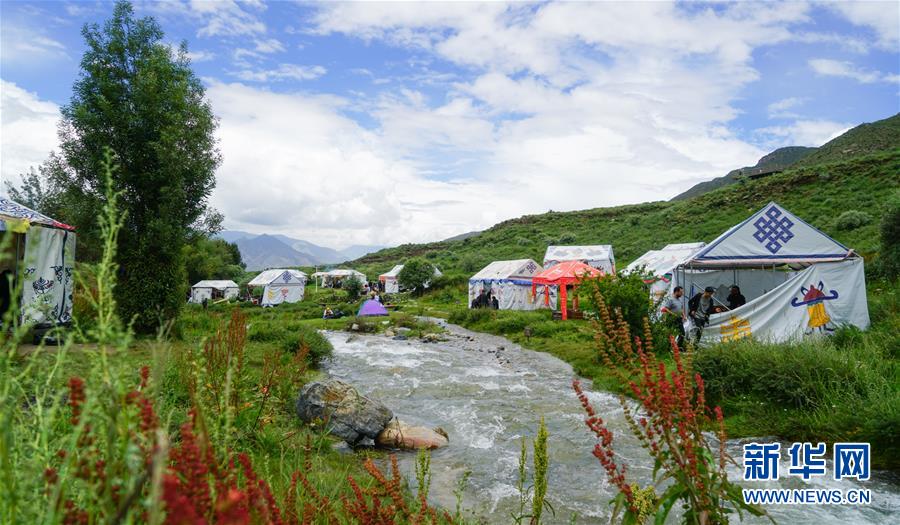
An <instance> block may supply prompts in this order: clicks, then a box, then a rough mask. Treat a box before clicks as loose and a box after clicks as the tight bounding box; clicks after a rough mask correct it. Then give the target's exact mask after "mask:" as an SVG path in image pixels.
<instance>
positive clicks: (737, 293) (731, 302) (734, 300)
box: [725, 284, 747, 310]
mask: <svg viewBox="0 0 900 525" xmlns="http://www.w3.org/2000/svg"><path fill="white" fill-rule="evenodd" d="M725 302H727V303H728V309H729V310H734V309H735V308H740V307H741V306H744V305H745V304H747V299H746V298H745V297H744V296H743V295H741V289H740V288H738V285H736V284H733V285H731V289H730V290H729V294H728V297H726V298H725Z"/></svg>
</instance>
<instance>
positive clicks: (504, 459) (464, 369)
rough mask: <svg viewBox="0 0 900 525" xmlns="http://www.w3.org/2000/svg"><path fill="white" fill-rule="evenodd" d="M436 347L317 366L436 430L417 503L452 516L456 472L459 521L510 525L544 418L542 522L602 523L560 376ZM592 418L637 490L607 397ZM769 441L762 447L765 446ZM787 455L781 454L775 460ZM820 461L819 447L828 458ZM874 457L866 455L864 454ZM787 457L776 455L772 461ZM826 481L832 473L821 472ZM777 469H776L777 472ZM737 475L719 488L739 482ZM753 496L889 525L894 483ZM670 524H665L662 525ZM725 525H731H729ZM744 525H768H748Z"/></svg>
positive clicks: (782, 512)
mask: <svg viewBox="0 0 900 525" xmlns="http://www.w3.org/2000/svg"><path fill="white" fill-rule="evenodd" d="M444 327H445V328H446V329H447V330H448V333H447V334H445V336H444V339H446V340H445V341H443V342H438V343H425V342H422V341H418V340H408V341H398V340H394V339H391V338H388V337H385V336H380V335H379V336H361V335H351V334H348V333H339V332H329V333H327V334H326V335H327V337H328V339H329V340H330V341H331V343H332V344H333V345H334V354H333V356H332V357H331V358H329V359H328V360H327V361H326V362H325V363H324V368H325V370H326V371H327V372H328V373H329V374H330V375H331V376H333V377H335V378H338V379H342V380H344V381H347V382H349V383H350V384H352V385H354V386H355V387H356V388H357V389H358V390H359V391H360V392H361V393H362V394H364V395H367V396H370V397H373V398H375V399H378V400H380V401H382V402H383V403H384V404H386V405H387V406H388V407H390V408H391V409H392V410H393V411H394V414H395V415H396V416H397V417H398V418H400V419H401V420H403V421H405V422H407V423H411V424H418V425H425V426H429V427H438V426H439V427H442V428H443V429H444V430H446V431H447V433H448V434H449V436H450V445H449V446H448V447H446V448H443V449H440V450H436V451H434V452H433V454H432V460H431V468H432V489H431V492H430V494H429V499H430V500H431V501H432V502H433V503H435V504H438V505H441V506H442V507H444V508H446V509H454V508H455V505H456V499H455V497H454V494H453V491H454V489H455V488H456V486H457V482H458V480H459V479H460V478H461V477H462V475H463V473H464V472H466V471H469V472H470V473H471V474H470V478H469V481H468V486H467V489H466V491H465V495H464V498H463V502H464V503H463V504H464V507H465V508H466V509H467V513H468V512H471V513H474V515H475V516H477V517H480V518H483V519H485V520H486V521H487V522H489V523H510V522H511V521H512V520H511V515H512V513H514V512H517V511H518V493H517V491H516V488H515V485H516V477H517V465H518V457H519V452H520V447H521V439H522V437H523V436H524V437H527V438H528V440H529V470H530V462H531V450H530V444H531V439H532V438H533V437H534V435H535V434H536V431H537V426H538V420H539V419H540V417H541V416H543V417H544V418H545V422H546V425H547V429H548V431H549V433H550V439H549V449H550V472H549V489H548V500H549V501H550V503H551V504H552V506H553V509H554V510H555V513H549V512H546V513H545V519H544V520H543V521H544V522H545V523H570V522H571V519H572V516H573V515H575V516H576V522H577V523H604V522H608V519H609V516H610V513H611V507H610V506H609V505H608V502H609V501H610V499H611V498H612V497H613V496H614V495H615V493H616V490H615V487H613V486H611V485H610V484H609V483H608V482H607V480H606V474H605V472H604V471H603V469H602V467H601V466H600V464H599V462H598V461H597V459H596V458H594V456H593V455H592V454H591V450H592V448H593V446H594V444H595V442H596V441H595V439H594V438H593V435H592V434H591V433H590V431H589V430H588V428H587V427H586V426H585V425H584V411H583V410H582V408H581V405H580V403H579V402H578V399H577V398H576V397H575V394H574V392H573V391H572V379H573V378H574V377H575V376H574V373H573V372H572V368H571V367H570V366H569V365H568V364H566V363H564V362H563V361H560V360H559V359H557V358H555V357H553V356H551V355H549V354H545V353H541V352H534V351H531V350H527V349H524V348H522V347H520V346H518V345H516V344H513V343H511V342H509V341H508V340H506V339H503V338H501V337H496V336H492V335H487V334H480V333H476V332H471V331H468V330H465V329H463V328H460V327H458V326H455V325H447V324H445V325H444ZM583 383H584V386H585V388H586V390H587V391H588V396H589V398H590V400H591V402H592V403H593V405H594V408H595V409H596V411H597V413H598V414H599V415H601V416H602V417H603V418H604V419H605V420H606V421H607V422H608V423H609V426H610V427H611V429H612V430H613V432H614V435H615V441H614V447H615V449H616V452H617V454H618V455H619V458H618V461H619V462H620V463H624V464H625V465H626V466H627V469H628V472H627V478H628V479H629V480H630V481H631V482H635V481H636V482H638V483H640V484H641V485H642V486H643V485H646V484H647V483H648V482H649V480H650V476H651V468H652V463H651V461H650V459H649V456H648V455H647V454H646V452H645V451H644V450H643V449H642V448H641V447H640V445H639V443H638V442H637V440H636V439H635V438H633V437H632V435H631V434H630V432H629V431H628V428H627V427H626V425H625V421H624V416H623V414H622V409H621V407H620V405H619V400H618V399H617V398H616V396H614V395H612V394H610V393H607V392H603V391H593V390H591V389H590V382H587V381H584V382H583ZM766 441H769V440H766ZM745 442H747V440H743V441H742V440H730V441H729V443H728V450H729V452H730V454H731V455H732V456H733V457H736V458H738V461H740V457H741V454H742V452H741V445H742V444H743V443H745ZM789 446H790V444H787V445H785V444H783V445H782V449H783V450H786V448H787V447H789ZM829 450H830V447H829ZM873 453H874V454H877V453H878V451H877V450H876V451H873ZM786 457H787V454H786V452H785V453H783V454H782V459H783V460H785V459H786ZM399 458H400V463H401V468H402V469H403V473H404V475H405V476H406V477H407V478H408V479H411V480H412V484H413V485H414V484H415V481H414V480H415V477H414V473H413V472H414V470H413V469H414V461H415V453H414V452H400V453H399ZM828 467H829V469H828V473H829V476H830V474H831V472H832V470H831V464H830V462H829V465H828ZM787 468H788V464H787V462H786V461H785V462H784V463H783V464H782V465H781V471H782V473H784V472H786V471H787ZM740 476H741V472H740V470H739V469H738V467H734V468H732V470H731V472H729V477H730V478H731V479H733V480H738V479H740ZM756 486H758V487H765V488H775V487H776V486H777V487H782V488H837V489H844V490H845V491H846V490H847V489H850V488H867V489H870V490H871V491H872V503H871V504H870V505H861V506H834V505H832V506H812V505H796V506H785V505H782V506H775V505H773V506H770V507H769V508H768V509H767V510H768V511H769V512H770V513H771V515H772V516H773V517H774V518H775V519H776V520H777V522H778V523H784V524H794V523H797V524H816V525H826V524H835V525H836V524H848V523H854V524H855V523H860V524H862V523H878V524H880V523H898V522H900V483H898V480H897V478H896V477H895V476H892V475H889V474H885V473H875V474H874V475H873V477H872V479H871V480H870V481H867V482H861V483H855V482H854V481H846V480H843V481H840V482H836V481H833V480H831V479H827V477H826V478H820V479H814V480H810V481H809V482H804V481H802V480H800V479H799V478H795V477H787V478H785V477H784V476H782V479H781V480H779V481H778V482H772V483H766V484H761V485H756ZM673 520H674V517H673V516H670V520H669V521H673ZM732 521H733V522H738V520H737V519H736V517H735V519H733V520H732ZM745 522H748V523H768V521H767V520H761V519H758V518H756V519H749V518H748V517H746V516H745Z"/></svg>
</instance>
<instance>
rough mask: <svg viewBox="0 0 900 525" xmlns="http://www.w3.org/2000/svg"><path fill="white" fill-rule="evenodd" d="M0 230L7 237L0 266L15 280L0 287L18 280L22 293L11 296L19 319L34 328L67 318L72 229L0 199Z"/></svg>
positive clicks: (71, 284) (71, 276)
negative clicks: (16, 304) (33, 325)
mask: <svg viewBox="0 0 900 525" xmlns="http://www.w3.org/2000/svg"><path fill="white" fill-rule="evenodd" d="M0 231H2V232H3V237H4V238H6V239H8V240H9V241H8V242H7V244H6V245H5V246H4V249H5V250H6V253H5V254H4V255H5V256H4V257H3V267H2V268H0V270H2V271H3V272H6V271H9V272H10V274H11V275H12V276H13V279H14V282H12V283H10V284H9V285H7V284H6V283H5V282H3V283H0V285H2V286H15V283H17V282H22V296H21V297H16V298H12V300H18V301H20V303H19V305H20V307H21V310H20V314H21V320H22V321H24V322H29V323H35V324H36V325H39V326H52V325H56V324H65V323H69V322H71V320H72V292H73V290H74V288H75V272H74V267H75V229H74V228H73V227H71V226H69V225H68V224H63V223H61V222H59V221H56V220H53V219H51V218H50V217H47V216H46V215H44V214H42V213H39V212H36V211H34V210H32V209H30V208H28V207H26V206H23V205H21V204H19V203H17V202H15V201H12V200H9V199H7V198H4V197H0ZM6 277H7V275H6V274H5V273H4V274H3V275H2V278H3V279H6ZM20 280H21V281H20Z"/></svg>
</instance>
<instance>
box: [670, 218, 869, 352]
mask: <svg viewBox="0 0 900 525" xmlns="http://www.w3.org/2000/svg"><path fill="white" fill-rule="evenodd" d="M675 278H676V281H677V282H676V283H675V284H677V285H680V286H683V287H684V289H685V295H684V297H683V300H684V301H685V311H688V310H689V309H688V301H689V300H690V298H691V297H693V296H694V295H697V294H700V293H701V292H702V290H704V289H705V288H708V287H710V288H713V289H714V290H715V295H714V298H713V300H714V302H715V304H716V308H715V310H716V313H713V314H712V315H710V316H709V320H708V322H707V323H706V324H705V325H704V326H702V327H698V326H690V327H689V328H692V329H693V330H694V331H695V333H698V332H700V331H701V330H702V333H701V334H700V335H701V339H700V340H701V342H702V343H704V344H705V343H710V342H715V341H722V340H733V339H740V338H743V337H750V336H752V337H753V338H755V339H759V340H765V341H770V342H782V341H788V340H795V339H799V338H802V337H805V336H809V335H827V334H830V333H832V332H834V331H835V330H836V329H837V328H839V327H841V326H848V325H851V326H856V327H858V328H861V329H866V328H868V327H869V311H868V305H867V302H866V283H865V277H864V270H863V260H862V258H861V257H859V256H858V255H857V254H856V253H855V252H854V251H853V250H852V249H850V248H848V247H846V246H844V245H843V244H841V243H840V242H838V241H836V240H835V239H832V238H831V237H829V236H828V235H827V234H825V233H824V232H822V231H821V230H819V229H817V228H816V227H814V226H812V225H810V224H808V223H806V222H805V221H804V220H803V219H801V218H800V217H798V216H796V215H794V214H793V213H791V212H790V211H788V210H787V209H785V208H784V207H783V206H781V205H779V204H778V203H775V202H770V203H768V204H766V205H765V206H764V207H763V208H762V209H760V210H759V211H757V212H756V213H754V214H753V215H751V216H750V217H749V218H748V219H746V220H745V221H743V222H741V223H740V224H737V225H736V226H734V227H732V228H731V229H729V230H728V231H726V232H725V233H723V234H722V235H720V236H719V237H717V238H716V239H715V240H713V241H712V242H711V243H709V244H708V245H707V246H706V247H705V248H703V249H702V250H700V251H699V252H697V253H696V254H695V255H694V256H693V257H691V258H690V259H689V260H687V261H685V262H684V263H683V264H681V265H680V266H679V267H678V269H677V270H676V274H675ZM735 285H736V286H738V287H739V288H740V293H741V294H742V295H743V296H744V297H745V299H746V303H745V304H744V305H743V306H739V307H736V308H734V309H729V308H728V306H727V305H726V304H725V299H726V297H727V295H728V293H729V289H730V288H731V287H732V286H735ZM689 321H690V320H689ZM690 324H693V323H690Z"/></svg>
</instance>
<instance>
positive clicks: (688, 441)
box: [573, 288, 766, 525]
mask: <svg viewBox="0 0 900 525" xmlns="http://www.w3.org/2000/svg"><path fill="white" fill-rule="evenodd" d="M592 292H593V293H592V297H593V300H594V303H595V305H596V307H597V309H598V314H599V315H598V320H597V321H595V341H596V343H597V348H598V353H599V356H598V357H599V358H600V360H601V361H602V362H603V363H604V364H605V365H606V366H607V367H608V368H609V370H610V371H612V372H613V373H615V374H616V375H617V376H618V377H619V379H620V380H621V381H622V383H623V384H624V385H627V387H628V389H629V391H630V393H631V394H632V396H634V399H635V400H637V406H635V405H634V403H633V402H632V401H630V400H627V399H626V398H625V396H624V395H621V396H620V397H619V400H620V403H621V405H622V408H623V411H624V415H625V421H626V424H627V425H628V427H629V429H630V431H631V433H632V434H634V435H635V436H636V437H637V439H638V440H639V441H640V443H641V446H642V447H643V448H644V449H645V450H647V452H648V454H649V455H650V457H651V458H652V459H653V483H652V485H650V486H648V487H644V488H641V487H639V486H638V485H636V484H631V483H629V482H628V481H627V468H626V465H624V464H620V463H619V462H618V461H617V459H616V455H615V452H614V448H613V443H614V435H613V432H612V431H611V430H610V428H609V425H608V423H607V422H606V421H604V419H603V418H602V417H601V416H600V415H599V414H597V413H596V412H595V411H594V408H593V406H591V403H590V401H589V400H588V398H587V396H586V395H585V393H584V391H583V390H582V388H581V385H580V384H579V382H578V381H577V380H576V381H574V382H573V388H574V389H575V392H576V394H577V395H578V398H579V400H580V401H581V404H582V406H583V407H584V410H585V412H586V413H587V418H586V420H585V423H586V425H587V426H588V428H589V429H590V430H591V432H593V433H594V434H595V435H596V436H597V439H598V443H597V444H596V445H595V446H594V450H593V454H594V456H596V457H597V459H598V460H599V461H600V464H601V465H602V466H603V468H604V469H605V470H606V474H607V477H608V478H609V480H610V481H611V482H612V483H613V484H614V485H615V486H616V487H617V488H618V489H619V493H618V495H617V496H616V498H615V499H614V500H613V504H614V513H613V521H616V520H618V519H619V518H620V517H621V522H622V523H635V524H636V523H644V522H645V521H647V519H648V518H650V517H651V516H654V519H655V521H656V523H661V522H663V521H665V519H666V518H667V516H668V515H669V512H670V511H671V509H672V508H673V507H674V506H675V504H676V503H679V502H680V503H681V508H682V509H683V510H684V513H683V515H682V522H683V523H689V524H704V525H705V524H714V523H727V522H728V518H729V515H731V514H732V513H734V512H735V511H736V512H737V513H738V515H739V516H740V517H743V514H742V511H746V512H748V513H750V514H752V515H754V516H764V515H766V513H765V511H764V510H763V509H761V508H760V507H758V506H753V505H748V504H746V503H744V500H743V495H742V492H741V489H740V487H739V486H738V485H736V484H734V483H732V482H731V481H729V479H728V476H727V474H726V465H727V464H728V463H729V462H732V463H733V459H731V458H730V457H729V456H728V454H727V453H726V450H725V443H726V439H727V436H726V433H725V425H724V422H723V415H722V410H721V408H719V407H714V408H710V407H708V406H707V405H706V399H705V395H704V387H703V378H702V377H700V374H696V373H693V372H692V369H691V352H690V351H688V352H683V351H682V349H681V348H679V346H678V344H676V342H675V339H674V338H670V341H669V342H670V345H671V359H672V362H673V365H669V366H667V364H666V362H665V361H664V360H663V359H661V358H660V357H658V356H657V353H655V352H654V351H653V350H654V349H653V339H652V337H651V335H650V325H649V322H648V321H647V320H645V321H644V332H645V333H644V337H643V339H642V338H641V337H632V336H631V330H630V328H629V325H628V323H626V322H625V321H624V320H623V319H622V316H621V314H620V313H619V312H618V311H616V310H614V311H612V312H610V310H609V308H608V306H607V305H606V303H605V300H604V297H603V295H602V294H601V293H600V292H599V290H598V289H596V288H594V289H593V290H592ZM707 428H714V429H716V434H717V441H718V444H717V445H716V446H713V445H712V444H711V443H710V442H709V440H708V439H707V437H706V434H705V433H704V429H707ZM657 488H659V489H660V490H662V494H657Z"/></svg>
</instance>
